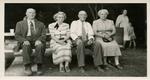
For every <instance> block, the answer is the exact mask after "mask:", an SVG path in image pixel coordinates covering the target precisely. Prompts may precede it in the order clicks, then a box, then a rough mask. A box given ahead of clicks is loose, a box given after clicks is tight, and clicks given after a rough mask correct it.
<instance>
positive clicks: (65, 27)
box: [48, 12, 72, 72]
mask: <svg viewBox="0 0 150 80" xmlns="http://www.w3.org/2000/svg"><path fill="white" fill-rule="evenodd" d="M53 18H54V20H55V21H56V22H53V23H51V24H49V26H48V28H49V32H50V34H51V38H52V39H51V41H50V48H52V49H53V54H52V58H53V63H54V64H56V65H57V64H59V71H60V72H65V71H66V72H70V68H69V63H70V62H71V56H72V54H71V44H72V43H71V41H70V40H69V38H70V30H69V24H67V23H64V22H63V21H64V20H65V19H66V14H65V13H64V12H58V13H56V14H55V15H54V16H53ZM64 64H65V65H64Z"/></svg>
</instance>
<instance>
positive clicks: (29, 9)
mask: <svg viewBox="0 0 150 80" xmlns="http://www.w3.org/2000/svg"><path fill="white" fill-rule="evenodd" d="M31 10H32V11H34V12H36V10H35V9H33V8H28V9H27V10H26V13H27V12H29V11H31Z"/></svg>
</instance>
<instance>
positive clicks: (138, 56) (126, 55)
mask: <svg viewBox="0 0 150 80" xmlns="http://www.w3.org/2000/svg"><path fill="white" fill-rule="evenodd" d="M85 61H86V67H85V69H86V72H85V73H80V72H79V70H78V68H77V60H76V55H73V59H72V63H71V64H70V68H71V72H69V73H60V72H59V70H58V66H56V65H53V64H52V59H51V58H48V57H47V58H45V63H46V65H45V67H44V72H45V73H44V74H43V75H42V76H90V77H92V76H96V77H107V76H108V77H110V76H115V77H116V76H118V77H123V76H124V77H126V76H127V77H146V76H147V52H146V49H143V48H137V49H127V50H122V56H121V57H120V63H121V64H122V65H123V67H124V69H123V70H117V69H116V68H114V67H113V66H111V65H109V67H110V70H108V71H105V72H97V71H96V69H95V68H94V65H93V60H92V57H91V56H90V55H86V60H85Z"/></svg>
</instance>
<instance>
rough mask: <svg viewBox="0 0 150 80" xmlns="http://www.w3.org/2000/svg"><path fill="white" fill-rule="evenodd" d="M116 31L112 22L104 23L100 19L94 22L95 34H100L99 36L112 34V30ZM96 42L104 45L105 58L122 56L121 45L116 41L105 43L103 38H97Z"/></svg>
mask: <svg viewBox="0 0 150 80" xmlns="http://www.w3.org/2000/svg"><path fill="white" fill-rule="evenodd" d="M113 29H115V27H114V23H113V21H112V20H108V19H107V20H105V21H102V20H101V19H98V20H96V21H94V22H93V30H94V32H95V31H96V32H98V33H99V34H105V33H107V34H110V33H111V32H112V30H113ZM95 40H96V41H97V42H99V43H100V44H101V45H102V49H103V56H120V55H121V51H120V48H119V45H118V44H117V42H116V41H115V40H113V41H111V42H104V41H103V39H102V38H101V37H95Z"/></svg>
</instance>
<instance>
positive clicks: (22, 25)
mask: <svg viewBox="0 0 150 80" xmlns="http://www.w3.org/2000/svg"><path fill="white" fill-rule="evenodd" d="M35 16H36V11H35V9H33V8H29V9H27V10H26V18H24V20H22V21H19V22H17V24H16V32H15V38H16V40H17V41H18V42H19V44H20V45H19V47H22V50H23V52H22V55H23V63H24V66H25V72H24V73H25V74H26V75H32V70H31V67H32V59H31V55H32V49H33V48H35V53H34V62H35V63H36V64H37V68H38V69H37V70H38V71H37V74H38V75H41V74H42V73H43V71H42V64H43V56H44V52H45V42H46V32H45V25H44V24H43V23H42V22H40V21H38V20H37V19H35Z"/></svg>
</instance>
